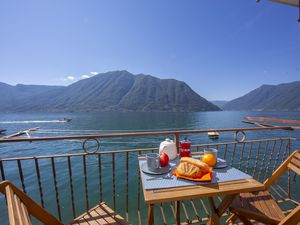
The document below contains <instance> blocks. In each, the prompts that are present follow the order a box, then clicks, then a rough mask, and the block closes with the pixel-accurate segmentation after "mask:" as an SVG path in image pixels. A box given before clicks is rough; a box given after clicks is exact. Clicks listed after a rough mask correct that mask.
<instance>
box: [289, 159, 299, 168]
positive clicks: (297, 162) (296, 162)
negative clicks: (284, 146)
mask: <svg viewBox="0 0 300 225" xmlns="http://www.w3.org/2000/svg"><path fill="white" fill-rule="evenodd" d="M291 162H292V163H293V164H294V165H295V166H297V167H300V160H299V159H297V158H296V157H294V158H293V159H292V160H291Z"/></svg>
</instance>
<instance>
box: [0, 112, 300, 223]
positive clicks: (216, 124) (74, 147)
mask: <svg viewBox="0 0 300 225" xmlns="http://www.w3.org/2000/svg"><path fill="white" fill-rule="evenodd" d="M245 116H259V117H273V118H282V119H296V120H300V113H299V112H246V111H242V112H234V111H232V112H231V111H230V112H229V111H223V112H199V113H167V112H166V113H153V112H151V113H134V112H131V113H118V112H112V113H110V112H105V113H43V114H42V113H14V114H12V113H11V114H3V113H2V114H0V129H6V130H7V132H6V135H8V134H12V133H14V132H18V131H20V130H26V129H29V128H33V127H39V130H38V131H35V132H33V133H32V134H31V135H32V136H34V137H37V136H59V135H79V134H95V133H114V132H118V133H119V132H132V131H137V132H138V131H163V130H170V131H172V130H195V129H210V128H216V129H217V128H238V127H253V126H251V125H248V124H244V123H242V122H241V121H242V120H243V117H245ZM62 118H71V119H72V121H71V122H62V121H60V120H61V119H62ZM188 137H189V138H190V139H191V140H192V142H193V144H201V143H202V144H203V143H211V142H214V140H210V139H208V138H207V134H202V135H200V134H197V135H189V136H188ZM271 137H295V138H300V130H295V131H284V130H276V131H275V130H274V131H259V132H249V133H247V138H248V139H260V138H271ZM163 138H164V137H151V138H150V137H139V138H136V137H132V138H114V139H103V140H100V141H101V148H100V150H101V151H109V150H117V149H132V148H145V147H158V146H159V143H160V142H161V141H162V140H163ZM226 141H233V133H221V136H220V139H219V140H218V142H226ZM296 146H297V147H298V148H299V146H300V143H299V141H298V140H295V141H294V142H293V144H292V148H291V149H292V150H293V148H296ZM78 152H83V150H82V142H81V141H75V140H74V141H72V140H69V141H55V142H39V143H1V144H0V158H2V159H3V158H11V157H24V156H37V155H52V154H64V153H78ZM93 160H94V161H93ZM103 160H105V159H103ZM122 160H124V158H122V157H121V158H117V168H116V170H118V169H120V170H121V169H122V166H121V165H123V164H122V163H123V161H122ZM130 160H131V161H130V165H135V164H136V158H134V157H133V158H130ZM40 163H41V167H43V168H44V172H41V173H42V174H41V175H42V182H43V187H44V192H45V193H44V195H45V202H48V205H49V207H47V208H49V209H50V210H51V209H53V211H54V212H55V203H54V201H53V197H47V193H48V196H51V193H50V192H51V191H50V190H47V186H48V185H49V186H51V184H52V183H51V182H53V181H52V180H49V179H47V162H43V161H41V162H40ZM87 163H88V167H89V166H90V168H92V167H93V165H94V164H95V159H91V160H90V161H87ZM104 163H105V162H104ZM118 163H119V164H118ZM57 164H58V165H57V167H58V171H59V172H58V173H59V175H58V186H59V187H63V185H66V184H65V183H66V181H65V180H66V177H68V174H67V170H65V169H63V168H64V167H63V164H65V162H63V161H59V160H58V162H57ZM81 165H82V164H81V162H77V161H76V160H74V162H73V166H74V167H76V168H77V167H78V168H79V167H80V166H81ZM119 165H120V166H119ZM105 166H106V167H107V171H108V172H110V171H111V170H110V169H111V168H110V165H104V168H105ZM22 168H23V170H24V177H25V183H26V188H27V190H28V192H30V191H33V192H34V190H36V187H37V186H36V181H35V179H36V178H35V175H32V174H34V165H31V164H27V163H23V164H22ZM60 168H61V170H59V169H60ZM65 168H67V167H65ZM132 168H134V167H133V166H132ZM48 169H49V168H48ZM91 170H92V169H91ZM132 170H133V169H132ZM135 170H136V168H135ZM49 171H50V170H49ZM5 172H6V178H8V179H10V180H13V181H16V183H17V184H18V185H20V181H19V174H18V171H17V167H16V165H13V164H9V163H7V164H6V165H5ZM129 172H130V174H135V175H131V176H132V177H130V182H132V183H135V182H136V179H135V178H134V176H136V174H137V173H136V171H129ZM120 174H122V172H120ZM75 175H78V177H79V176H82V168H81V169H78V172H77V171H76V170H74V176H75ZM117 175H118V173H117ZM123 175H124V174H123ZM88 176H89V180H92V181H91V186H89V189H92V188H93V176H94V174H93V173H92V174H88ZM120 176H121V175H120ZM109 179H110V177H107V178H106V180H105V178H104V180H103V182H104V183H107V185H108V187H107V188H105V187H104V193H106V194H107V195H111V192H110V191H111V190H110V187H109ZM74 182H75V185H74V186H76V185H77V186H80V185H81V182H82V181H80V180H78V181H77V180H75V179H74ZM95 182H96V181H95ZM120 182H121V183H120V185H121V186H122V185H123V183H122V182H123V181H121V179H120ZM95 185H96V183H95ZM52 186H53V184H52ZM81 186H82V185H81ZM132 186H133V185H132ZM135 186H136V185H135ZM81 190H82V187H81V188H78V190H77V192H78V193H79V192H80V191H81ZM60 191H61V192H64V191H63V190H60ZM117 191H119V192H120V193H121V192H122V191H124V190H123V189H122V188H121V189H119V190H117ZM52 192H53V190H52ZM130 192H132V193H134V192H136V189H135V187H132V189H131V190H130ZM78 195H79V194H78ZM32 196H33V198H36V199H37V200H38V201H39V195H38V194H34V193H33V194H32ZM52 196H53V193H52ZM91 196H92V198H93V194H91ZM47 198H48V200H47ZM51 198H52V199H51ZM60 198H61V202H64V200H65V199H64V198H69V196H68V193H67V194H65V195H64V193H63V194H62V195H61V196H60ZM135 198H136V196H130V199H132V200H134V199H135ZM2 200H3V197H2ZM106 201H107V202H108V203H110V204H111V202H112V200H111V198H109V197H108V198H107V199H106ZM118 201H120V202H121V203H122V202H124V199H122V197H120V199H119V200H118ZM66 202H68V203H69V200H66ZM91 202H93V201H91ZM2 203H3V201H1V197H0V204H1V205H0V211H1V213H0V218H3V217H5V211H4V210H1V209H3V208H4V206H3V204H2ZM82 205H84V201H82ZM63 207H67V206H64V205H63ZM78 208H79V210H78V211H80V209H81V208H82V207H80V206H78ZM143 210H145V205H144V206H143ZM118 211H121V212H122V208H121V209H119V210H118ZM123 211H124V210H123ZM70 216H71V213H70V212H69V213H67V214H66V215H64V216H63V219H64V221H66V222H67V221H69V220H70ZM130 219H131V218H130ZM131 222H132V223H133V224H136V220H135V219H134V216H133V219H131ZM0 223H1V224H2V222H0ZM4 224H5V223H4Z"/></svg>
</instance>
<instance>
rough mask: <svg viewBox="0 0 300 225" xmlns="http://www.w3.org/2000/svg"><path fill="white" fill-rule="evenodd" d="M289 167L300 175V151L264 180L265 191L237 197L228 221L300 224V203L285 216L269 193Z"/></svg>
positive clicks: (230, 222)
mask: <svg viewBox="0 0 300 225" xmlns="http://www.w3.org/2000/svg"><path fill="white" fill-rule="evenodd" d="M288 169H291V170H293V171H294V172H295V173H296V174H298V175H300V151H299V150H296V151H295V152H293V153H292V154H291V155H290V156H289V157H288V159H286V160H285V161H284V162H283V163H282V164H281V165H280V166H279V168H278V169H277V170H276V171H275V172H274V173H273V174H272V176H271V177H270V178H269V179H267V180H266V181H265V182H264V185H265V187H266V190H265V191H261V192H259V193H242V194H240V195H239V196H237V197H236V198H235V200H234V201H233V203H232V204H231V206H230V208H229V209H230V211H231V213H232V215H231V216H230V217H229V219H228V220H227V223H229V224H233V223H234V222H235V221H236V220H237V219H239V220H240V221H241V222H242V223H244V224H246V225H248V224H252V223H251V222H250V220H252V221H253V220H254V221H257V222H260V223H263V224H280V225H293V224H300V205H298V206H297V207H296V208H294V209H293V211H291V212H290V213H289V214H288V215H287V216H285V215H284V214H283V212H282V210H281V209H280V207H279V206H278V204H277V202H276V201H275V200H274V199H273V198H272V196H271V194H270V193H269V191H268V190H269V189H270V187H271V186H272V185H273V184H274V183H275V182H276V181H277V180H278V179H279V178H280V176H282V175H283V174H284V173H285V172H286V171H287V170H288Z"/></svg>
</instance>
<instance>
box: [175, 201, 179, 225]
mask: <svg viewBox="0 0 300 225" xmlns="http://www.w3.org/2000/svg"><path fill="white" fill-rule="evenodd" d="M175 204H176V205H175V215H176V225H180V201H176V203H175Z"/></svg>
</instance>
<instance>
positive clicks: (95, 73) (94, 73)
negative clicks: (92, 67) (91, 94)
mask: <svg viewBox="0 0 300 225" xmlns="http://www.w3.org/2000/svg"><path fill="white" fill-rule="evenodd" d="M90 74H93V75H97V74H98V72H90Z"/></svg>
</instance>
